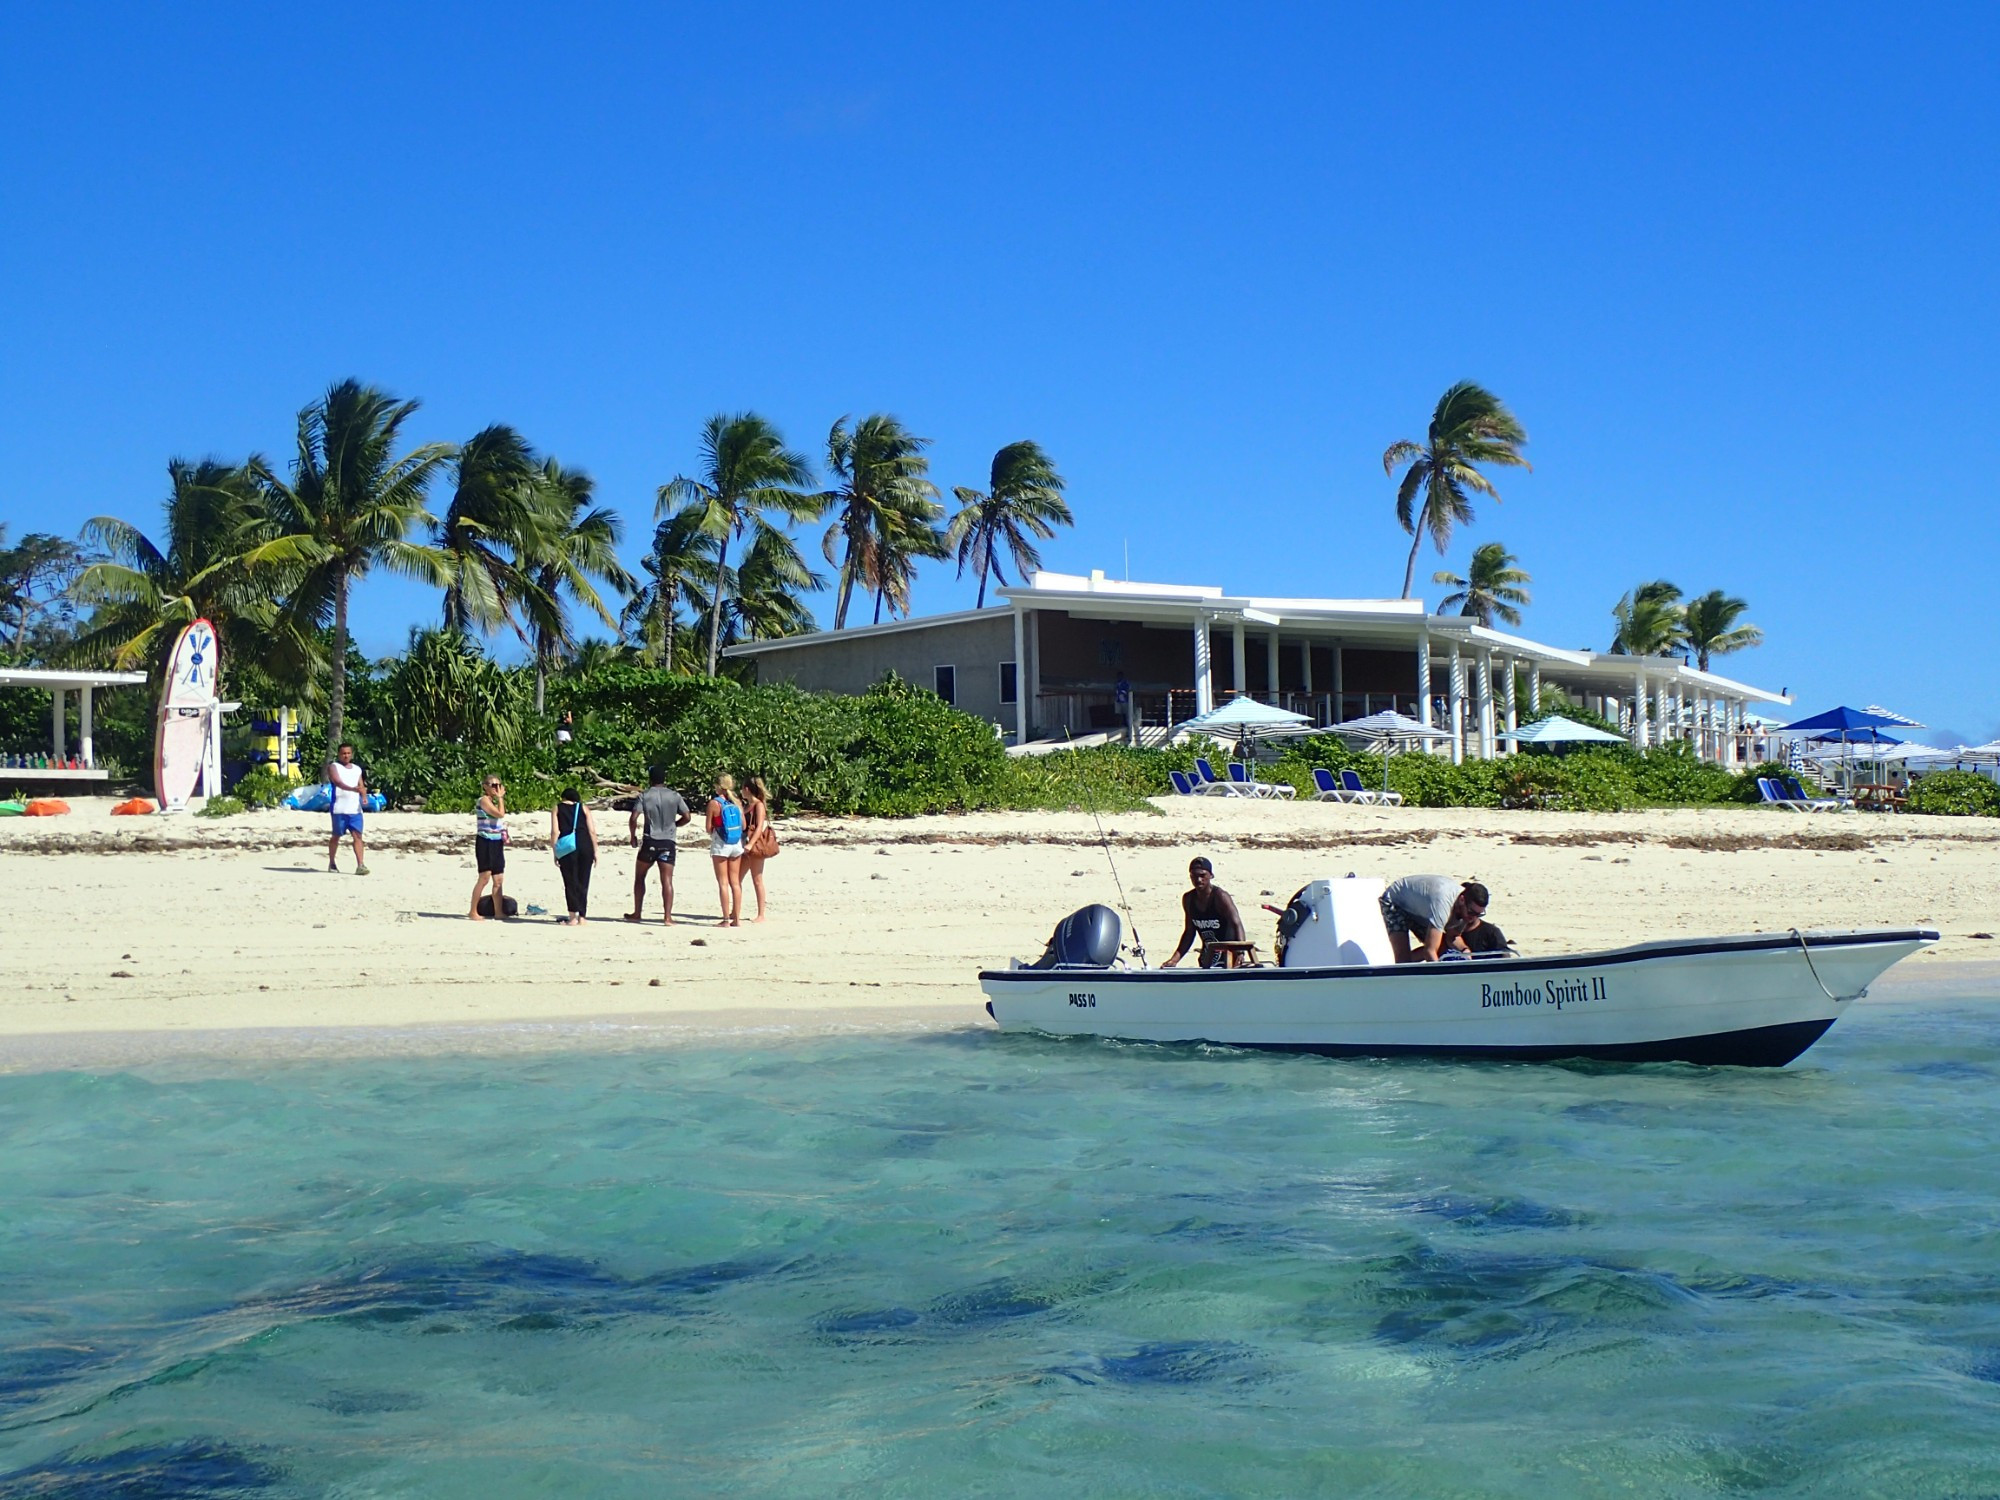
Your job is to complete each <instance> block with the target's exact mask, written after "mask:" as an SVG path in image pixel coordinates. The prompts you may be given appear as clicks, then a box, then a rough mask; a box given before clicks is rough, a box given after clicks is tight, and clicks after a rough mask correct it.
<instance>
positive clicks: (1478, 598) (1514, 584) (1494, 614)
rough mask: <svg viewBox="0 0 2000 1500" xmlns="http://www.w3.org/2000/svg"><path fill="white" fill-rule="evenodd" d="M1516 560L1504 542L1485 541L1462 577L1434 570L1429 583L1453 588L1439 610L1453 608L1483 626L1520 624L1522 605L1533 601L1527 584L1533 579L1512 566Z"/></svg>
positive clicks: (1443, 611) (1442, 611)
mask: <svg viewBox="0 0 2000 1500" xmlns="http://www.w3.org/2000/svg"><path fill="white" fill-rule="evenodd" d="M1519 561H1520V559H1519V558H1517V557H1516V556H1514V554H1513V553H1511V552H1509V551H1508V550H1507V547H1506V544H1505V543H1504V542H1486V543H1484V544H1483V545H1481V546H1479V547H1476V548H1474V549H1473V553H1472V562H1471V563H1470V564H1469V565H1468V566H1467V568H1466V570H1465V576H1464V577H1463V578H1461V577H1459V576H1458V574H1456V573H1453V572H1450V571H1448V570H1445V571H1439V572H1437V573H1433V574H1432V575H1431V582H1432V583H1442V584H1447V585H1449V586H1450V587H1451V588H1452V589H1454V590H1456V592H1454V593H1450V594H1447V595H1445V597H1444V598H1443V599H1442V600H1440V601H1439V602H1438V610H1439V612H1440V613H1449V612H1450V611H1452V610H1454V609H1456V610H1457V611H1458V612H1459V613H1460V614H1462V615H1470V616H1471V617H1472V618H1473V619H1475V620H1477V621H1478V622H1479V623H1480V624H1482V625H1486V626H1491V625H1492V624H1493V622H1494V621H1495V620H1499V621H1500V622H1501V623H1502V624H1506V625H1519V624H1520V623H1521V610H1522V608H1523V607H1524V606H1526V605H1527V604H1529V603H1531V602H1532V601H1533V596H1532V595H1531V594H1529V592H1528V585H1529V584H1531V583H1533V582H1534V579H1532V578H1530V577H1529V576H1528V575H1527V574H1526V573H1524V572H1522V571H1521V569H1519V568H1517V567H1515V566H1514V564H1515V563H1517V562H1519Z"/></svg>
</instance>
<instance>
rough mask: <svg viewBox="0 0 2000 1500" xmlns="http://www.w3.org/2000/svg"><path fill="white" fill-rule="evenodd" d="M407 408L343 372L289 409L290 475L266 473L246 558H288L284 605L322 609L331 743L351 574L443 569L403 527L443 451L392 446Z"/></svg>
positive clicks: (415, 574)
mask: <svg viewBox="0 0 2000 1500" xmlns="http://www.w3.org/2000/svg"><path fill="white" fill-rule="evenodd" d="M416 409H417V403H416V402H414V401H398V400H396V399H395V398H394V397H393V396H390V395H389V394H387V393H386V392H384V391H380V390H377V389H376V388H375V387H373V386H365V385H363V384H361V383H360V382H359V381H358V380H343V381H341V382H340V383H339V384H337V385H335V386H333V387H332V388H331V389H329V390H328V391H327V393H326V395H325V396H323V397H321V398H320V399H319V400H318V401H316V402H314V403H313V404H312V405H311V406H308V407H306V408H305V409H304V410H303V411H301V412H300V413H299V424H298V453H297V456H296V457H295V458H294V459H293V460H292V477H291V481H290V482H289V483H284V482H281V481H278V480H276V479H275V478H270V479H267V487H268V489H269V493H270V497H271V505H272V512H273V520H274V522H275V523H276V524H275V530H276V531H277V532H278V533H279V534H278V536H277V538H276V539H275V540H273V541H270V542H266V543H265V544H264V545H263V546H261V547H260V548H258V549H257V550H256V551H255V552H253V553H251V554H250V558H249V561H251V562H252V564H253V565H256V564H263V563H277V564H285V565H296V566H297V567H298V568H299V569H300V579H299V586H298V589H297V592H296V593H295V594H294V596H293V598H292V600H291V611H292V612H293V613H294V614H297V615H302V616H304V617H307V618H311V619H314V620H320V619H324V618H326V617H327V616H329V615H330V616H331V619H332V624H333V651H332V657H333V662H332V666H333V671H332V682H331V684H330V687H329V691H328V693H327V724H326V733H327V743H328V744H329V745H337V744H339V743H340V733H341V728H342V723H341V720H342V718H343V716H344V713H345V710H346V705H347V645H348V630H347V606H348V599H349V596H350V595H351V593H352V592H353V589H354V585H355V583H356V582H357V581H358V580H360V579H361V578H363V577H364V576H366V574H367V573H368V572H369V570H370V569H371V568H373V567H375V566H376V565H377V564H378V563H379V564H381V565H382V566H383V567H386V568H388V569H389V570H390V571H391V572H395V573H401V574H403V575H404V576H405V577H410V578H418V579H422V580H423V581H424V582H426V583H431V584H435V585H438V586H440V587H442V586H444V585H446V584H449V583H450V582H451V581H452V578H453V572H452V566H451V559H450V558H449V557H448V556H447V555H446V554H445V553H443V552H441V551H439V550H438V549H437V548H435V547H426V546H423V545H421V544H420V543H417V542H412V541H411V540H409V535H410V531H411V529H412V528H413V527H417V526H435V525H436V518H435V517H433V516H432V515H431V514H430V512H428V511H427V510H425V509H424V497H425V495H426V493H427V491H428V490H429V489H430V485H431V481H432V480H434V479H435V478H436V477H437V475H438V471H439V470H440V469H442V468H443V467H444V465H445V464H446V463H447V462H448V461H449V460H450V458H451V457H452V449H451V447H450V445H449V444H445V443H426V444H424V445H422V446H421V447H417V448H412V449H411V450H410V451H409V452H407V453H403V454H400V455H399V454H398V453H397V452H396V446H397V443H398V441H399V440H400V438H401V436H402V430H403V424H404V423H405V422H407V421H408V420H409V419H410V414H411V413H412V412H414V411H415V410H416Z"/></svg>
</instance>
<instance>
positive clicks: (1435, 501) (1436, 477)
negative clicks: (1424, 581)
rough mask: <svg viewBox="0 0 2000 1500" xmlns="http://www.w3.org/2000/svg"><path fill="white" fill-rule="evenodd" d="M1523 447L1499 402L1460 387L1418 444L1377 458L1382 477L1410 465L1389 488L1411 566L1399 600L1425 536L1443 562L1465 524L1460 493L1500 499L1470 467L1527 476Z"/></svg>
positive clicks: (1475, 388)
mask: <svg viewBox="0 0 2000 1500" xmlns="http://www.w3.org/2000/svg"><path fill="white" fill-rule="evenodd" d="M1527 441H1528V434H1527V433H1526V432H1525V431H1524V430H1523V429H1522V427H1521V424H1520V423H1519V422H1518V421H1516V420H1515V419H1514V414H1513V413H1512V412H1511V411H1509V410H1507V404H1506V403H1505V402H1504V401H1502V400H1501V399H1500V398H1499V397H1498V396H1496V395H1494V394H1493V393H1492V392H1491V391H1489V390H1487V389H1486V388H1485V387H1484V386H1480V385H1474V384H1473V383H1472V382H1471V381H1469V380H1461V381H1460V382H1459V383H1458V384H1457V385H1455V386H1453V387H1452V388H1451V389H1450V390H1448V391H1446V392H1445V393H1444V395H1442V396H1441V397H1439V398H1438V404H1437V409H1436V410H1435V411H1433V412H1432V413H1431V425H1430V432H1429V433H1428V434H1427V435H1426V437H1425V440H1424V441H1423V442H1422V443H1415V442H1412V441H1410V440H1409V439H1408V438H1404V439H1402V440H1401V441H1399V442H1394V443H1391V444H1390V445H1389V446H1388V448H1387V449H1386V450H1385V451H1384V452H1383V454H1382V472H1383V473H1385V474H1393V473H1395V472H1396V466H1397V465H1398V464H1404V463H1407V464H1408V465H1409V468H1407V469H1405V470H1404V471H1403V481H1402V483H1401V484H1400V485H1398V486H1397V488H1396V519H1397V521H1398V522H1400V523H1401V524H1402V527H1403V530H1405V531H1407V532H1409V533H1410V560H1409V563H1408V564H1407V565H1406V566H1405V567H1404V569H1403V597H1404V598H1405V599H1407V598H1409V597H1410V586H1411V585H1412V584H1413V583H1414V582H1415V581H1416V576H1417V549H1418V548H1419V547H1421V546H1422V545H1423V541H1424V537H1425V535H1426V534H1428V535H1429V536H1430V538H1431V540H1432V541H1433V542H1435V543H1436V544H1437V549H1438V552H1439V553H1440V554H1442V553H1443V552H1444V550H1445V549H1446V548H1447V547H1448V546H1450V545H1451V532H1452V528H1453V527H1454V526H1464V525H1469V524H1470V523H1471V521H1472V499H1471V497H1470V496H1469V495H1467V494H1466V491H1467V490H1477V491H1478V492H1479V493H1480V494H1482V495H1491V496H1492V497H1493V498H1494V499H1495V500H1498V499H1499V498H1500V492H1499V491H1498V490H1496V489H1495V488H1493V482H1492V481H1491V480H1490V479H1488V478H1487V477H1486V476H1485V475H1484V474H1482V473H1480V472H1479V470H1478V468H1477V467H1476V466H1477V465H1479V464H1505V465H1510V466H1512V467H1514V468H1520V469H1532V468H1533V467H1534V466H1533V465H1532V464H1530V463H1529V462H1528V461H1527V460H1526V459H1525V458H1523V457H1522V456H1521V445H1522V444H1524V443H1526V442H1527ZM1419 494H1421V495H1422V496H1423V501H1422V503H1421V504H1419V503H1418V499H1417V497H1418V495H1419Z"/></svg>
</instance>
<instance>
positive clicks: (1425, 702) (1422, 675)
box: [1333, 634, 1431, 724]
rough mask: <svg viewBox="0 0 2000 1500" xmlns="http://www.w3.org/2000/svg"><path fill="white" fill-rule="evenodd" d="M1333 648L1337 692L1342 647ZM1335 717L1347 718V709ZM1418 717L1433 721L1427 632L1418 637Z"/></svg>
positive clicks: (1429, 643) (1340, 684)
mask: <svg viewBox="0 0 2000 1500" xmlns="http://www.w3.org/2000/svg"><path fill="white" fill-rule="evenodd" d="M1333 650H1334V657H1333V690H1334V691H1335V692H1336V693H1337V692H1340V691H1341V689H1342V686H1343V684H1342V683H1341V680H1340V648H1339V647H1338V646H1336V647H1334V648H1333ZM1335 717H1336V718H1342V719H1344V718H1346V717H1347V713H1346V710H1344V709H1343V710H1342V711H1341V712H1340V713H1339V714H1336V715H1335ZM1417 717H1418V718H1419V719H1422V720H1423V721H1424V723H1426V724H1429V723H1430V721H1431V638H1430V636H1429V635H1427V634H1426V635H1420V636H1418V637H1417Z"/></svg>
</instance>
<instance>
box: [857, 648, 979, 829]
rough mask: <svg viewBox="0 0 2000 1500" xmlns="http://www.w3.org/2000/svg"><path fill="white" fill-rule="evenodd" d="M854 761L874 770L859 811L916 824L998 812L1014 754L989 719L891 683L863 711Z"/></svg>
mask: <svg viewBox="0 0 2000 1500" xmlns="http://www.w3.org/2000/svg"><path fill="white" fill-rule="evenodd" d="M858 720H859V723H858V726H857V727H858V731H859V732H858V733H857V734H856V735H855V737H854V740H853V742H852V744H851V745H850V747H849V754H850V755H852V756H853V757H854V758H855V759H856V760H858V761H860V762H861V763H862V764H863V765H865V766H866V767H867V769H868V781H867V784H866V786H865V787H864V788H863V790H862V794H861V805H860V810H861V811H862V812H863V813H865V814H867V815H868V816H870V817H910V816H915V815H917V814H921V813H933V812H954V811H957V810H959V809H961V808H968V807H985V806H991V805H992V804H993V801H994V794H995V793H996V792H997V791H998V789H999V787H1000V785H1001V783H1002V780H1003V778H1004V777H1005V775H1006V765H1007V751H1006V747H1005V746H1003V745H1002V744H1001V743H1000V736H999V735H997V734H995V733H994V732H993V726H992V725H991V724H988V723H987V722H986V721H985V720H984V719H975V718H974V717H973V716H972V715H971V714H965V713H960V712H959V711H958V710H957V709H955V708H953V707H952V706H951V705H950V704H948V703H946V702H945V701H944V700H943V699H942V698H940V697H938V696H937V695H936V694H935V693H928V692H924V691H923V690H921V689H919V688H914V687H911V686H910V685H909V684H908V683H906V682H903V681H901V680H900V679H897V678H894V677H891V678H890V679H889V680H888V681H886V682H884V683H882V684H881V685H880V686H878V687H875V688H872V689H870V690H869V691H868V692H867V693H866V694H865V695H863V697H862V698H861V699H860V702H859V705H858Z"/></svg>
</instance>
